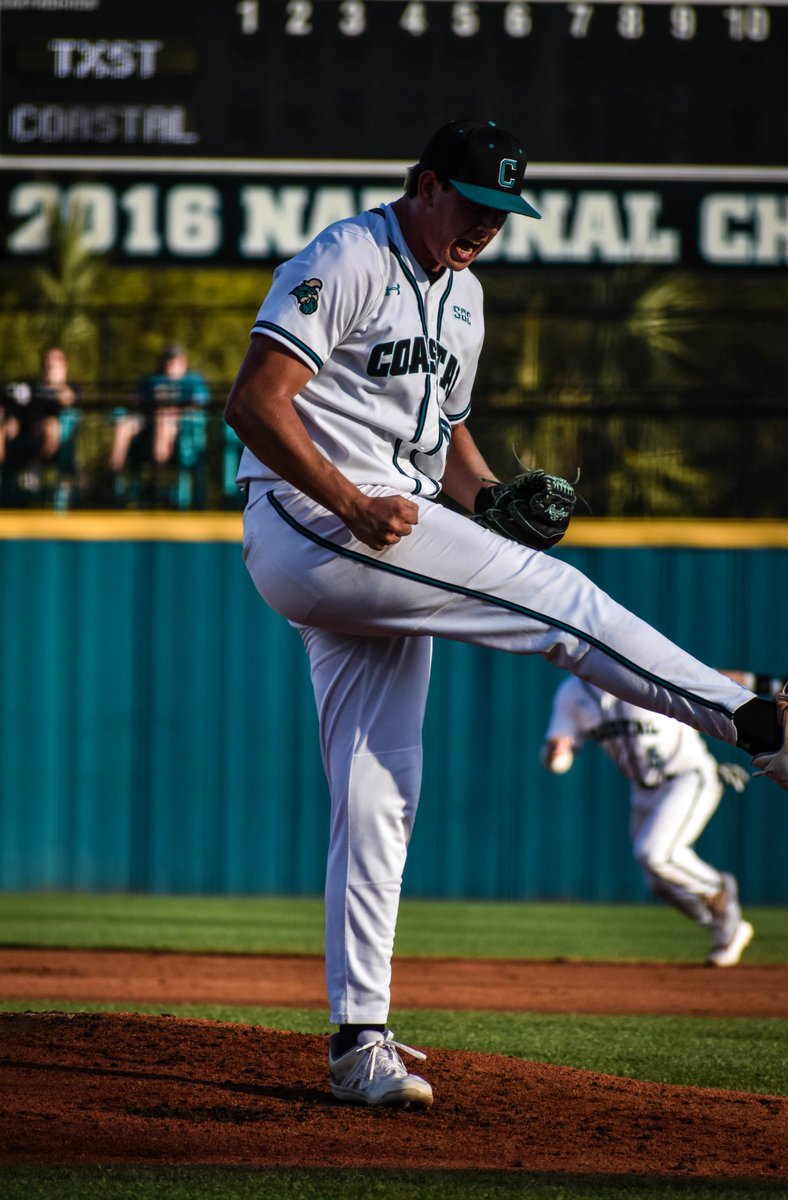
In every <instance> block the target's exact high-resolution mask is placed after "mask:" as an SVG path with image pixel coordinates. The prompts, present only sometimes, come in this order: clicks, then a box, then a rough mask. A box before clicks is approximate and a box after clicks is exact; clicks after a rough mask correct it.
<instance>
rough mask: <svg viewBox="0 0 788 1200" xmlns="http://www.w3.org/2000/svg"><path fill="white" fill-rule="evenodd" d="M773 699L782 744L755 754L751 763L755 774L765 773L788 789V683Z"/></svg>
mask: <svg viewBox="0 0 788 1200" xmlns="http://www.w3.org/2000/svg"><path fill="white" fill-rule="evenodd" d="M775 700H776V702H777V716H778V717H779V719H780V721H781V722H782V727H783V744H782V746H780V748H779V749H778V750H774V751H772V753H771V754H756V755H755V757H754V758H753V760H752V765H753V766H754V767H755V768H756V770H755V774H756V775H766V776H767V777H768V778H769V779H773V780H774V782H775V783H776V784H778V785H779V786H780V787H781V788H785V789H786V791H788V683H784V684H783V686H782V690H781V691H779V692H778V693H777V695H776V696H775Z"/></svg>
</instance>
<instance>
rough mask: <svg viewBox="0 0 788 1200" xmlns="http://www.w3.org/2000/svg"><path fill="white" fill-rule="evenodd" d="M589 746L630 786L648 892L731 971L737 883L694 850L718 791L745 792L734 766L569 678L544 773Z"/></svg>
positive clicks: (741, 937)
mask: <svg viewBox="0 0 788 1200" xmlns="http://www.w3.org/2000/svg"><path fill="white" fill-rule="evenodd" d="M723 674H725V675H728V676H729V677H733V678H737V679H739V680H740V681H741V682H745V681H749V682H748V684H747V686H749V687H750V689H751V690H753V691H755V690H759V691H760V690H763V691H768V692H771V693H774V692H777V691H779V688H780V683H779V681H778V680H774V679H771V678H766V677H764V676H756V675H754V674H752V673H750V672H739V671H725V672H723ZM590 742H591V743H594V742H595V743H596V744H597V745H598V746H599V748H600V749H601V750H603V751H604V753H605V754H607V755H608V757H609V758H611V759H612V760H613V762H614V763H615V765H616V767H617V768H618V770H619V772H620V773H621V775H623V777H624V778H625V779H627V780H628V781H629V784H630V822H629V832H630V836H631V838H632V852H633V854H634V856H635V860H636V862H637V863H639V865H640V867H641V868H642V870H643V875H644V877H645V880H646V883H647V884H648V887H649V888H650V890H651V891H652V892H653V893H654V895H655V896H658V897H659V898H660V899H662V900H665V901H667V903H668V904H672V905H673V906H674V908H677V909H678V910H679V912H681V913H683V914H684V916H686V917H689V918H690V920H691V921H695V922H696V923H697V924H698V925H700V926H701V927H702V928H703V929H707V930H708V931H709V934H710V938H711V944H710V947H709V953H708V957H707V960H706V961H707V962H708V963H709V964H710V965H711V966H714V967H732V966H735V965H736V963H738V962H739V960H740V958H741V956H742V954H743V952H744V950H745V949H746V948H747V946H748V945H749V943H750V941H751V940H752V937H753V932H754V931H753V927H752V925H751V924H750V923H749V921H746V920H745V919H744V917H743V916H742V913H741V908H740V906H739V898H738V894H739V888H738V883H737V881H736V879H735V878H734V876H733V875H731V874H729V873H728V872H725V871H718V870H717V868H716V867H713V866H712V865H711V864H710V863H707V862H704V860H703V859H702V858H700V857H699V856H698V854H696V852H695V850H694V849H693V847H694V845H695V842H696V841H697V840H698V838H699V837H700V835H701V833H702V832H703V830H704V829H705V828H706V826H707V825H708V823H709V821H710V819H711V817H712V816H713V814H714V812H715V811H716V809H717V806H718V804H719V802H720V800H721V799H722V794H723V791H724V788H725V785H726V784H728V785H729V786H730V787H732V788H733V789H734V790H735V791H736V792H740V793H741V792H743V791H744V788H745V787H746V785H747V783H748V782H749V778H750V776H749V772H748V771H746V770H745V769H744V767H742V766H740V765H739V764H738V763H718V762H717V760H716V759H715V758H714V757H713V755H712V754H711V753H710V752H709V750H708V749H707V747H706V743H705V742H704V740H703V738H702V737H701V735H700V734H699V733H698V732H697V731H696V730H694V729H691V728H690V727H689V726H688V725H682V724H681V723H680V722H678V721H674V720H673V719H672V718H671V717H667V716H664V715H661V714H659V713H654V712H649V711H648V709H645V708H639V707H638V706H637V705H635V704H630V703H627V702H626V701H624V700H619V699H618V698H617V697H616V696H611V695H610V694H609V693H608V692H604V691H602V689H601V688H598V687H595V686H594V685H593V684H591V683H587V682H586V681H585V680H583V679H579V678H577V676H574V677H570V678H569V679H566V680H564V682H563V683H561V684H560V685H559V687H558V689H557V691H556V693H555V697H554V699H553V708H552V712H551V714H550V721H549V724H548V726H547V731H546V733H545V739H544V743H543V745H542V750H541V753H540V759H541V762H542V765H543V766H544V767H546V768H547V770H548V771H552V772H553V773H554V774H556V775H563V774H565V773H566V772H567V771H568V770H570V768H571V767H572V765H573V763H574V760H575V757H576V756H577V754H579V752H580V751H581V750H582V749H583V747H584V746H586V745H588V743H590Z"/></svg>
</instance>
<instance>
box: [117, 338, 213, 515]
mask: <svg viewBox="0 0 788 1200" xmlns="http://www.w3.org/2000/svg"><path fill="white" fill-rule="evenodd" d="M188 367H189V360H188V357H187V355H186V351H185V350H184V348H183V346H180V345H177V344H173V345H170V346H167V348H166V349H165V351H164V353H163V354H162V357H161V360H160V363H159V366H158V369H157V370H156V371H153V372H151V373H150V374H148V375H143V376H142V378H141V379H140V381H139V383H138V384H137V388H136V391H135V393H134V396H133V397H132V399H131V401H130V403H129V407H128V408H125V409H117V410H116V412H115V432H114V438H113V443H112V451H111V454H110V462H109V466H110V471H111V473H112V476H113V491H114V494H115V497H116V498H120V497H122V496H124V495H125V493H126V487H125V481H124V479H123V473H124V472H125V470H126V469H127V468H128V469H129V471H130V472H133V473H134V474H135V475H137V476H139V475H140V474H141V473H142V472H144V471H145V470H146V468H147V469H149V475H150V479H149V482H150V483H151V485H152V487H153V489H154V491H158V485H159V482H160V479H161V472H162V468H166V467H168V466H171V465H175V466H178V467H182V468H184V470H187V471H191V470H192V469H194V468H196V467H199V465H200V463H201V462H202V457H203V453H204V448H205V408H206V406H207V405H208V403H209V401H210V398H211V395H210V391H209V389H208V385H207V384H206V382H205V380H204V379H203V377H202V375H199V374H198V373H197V372H196V371H189V369H188ZM176 499H177V498H176ZM190 499H191V497H190V495H189V500H190Z"/></svg>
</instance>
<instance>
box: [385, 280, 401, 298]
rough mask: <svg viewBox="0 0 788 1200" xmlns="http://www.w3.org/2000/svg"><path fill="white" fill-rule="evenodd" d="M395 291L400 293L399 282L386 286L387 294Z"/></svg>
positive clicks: (389, 294)
mask: <svg viewBox="0 0 788 1200" xmlns="http://www.w3.org/2000/svg"><path fill="white" fill-rule="evenodd" d="M395 292H396V294H397V295H399V284H398V283H390V284H389V286H388V287H387V288H386V295H387V296H391V295H393V294H394V293H395Z"/></svg>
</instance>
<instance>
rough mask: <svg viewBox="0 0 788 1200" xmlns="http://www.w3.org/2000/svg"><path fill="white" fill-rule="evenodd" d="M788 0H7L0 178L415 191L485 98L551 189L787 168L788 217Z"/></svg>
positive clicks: (0, 61) (1, 11)
mask: <svg viewBox="0 0 788 1200" xmlns="http://www.w3.org/2000/svg"><path fill="white" fill-rule="evenodd" d="M787 4H788V0H776V2H774V0H770V2H769V3H764V4H761V3H752V2H747V3H735V2H734V3H726V2H719V0H693V2H692V3H665V2H663V0H637V2H632V0H627V2H624V3H622V2H619V0H576V2H570V3H567V2H565V0H132V2H129V0H0V185H2V180H3V177H4V178H5V180H6V184H7V185H10V184H14V185H16V184H17V183H19V182H20V181H21V180H22V178H23V177H24V175H25V173H26V174H27V176H29V177H31V178H37V179H41V178H44V177H45V176H46V177H47V178H50V179H58V178H65V174H67V173H69V172H70V173H71V177H72V178H75V179H76V178H77V175H78V174H79V173H82V174H83V175H84V174H85V173H89V174H90V177H91V178H93V179H96V178H99V177H102V178H105V179H107V178H110V177H114V176H117V177H118V178H119V179H120V177H121V176H122V175H123V173H124V172H126V173H127V174H126V176H125V179H123V180H122V184H121V185H122V187H124V188H125V187H126V182H128V185H129V187H131V185H132V183H133V181H134V180H135V179H137V180H138V181H139V182H140V183H141V184H142V183H144V178H146V177H150V178H151V179H154V178H160V177H162V176H163V175H165V174H166V173H167V172H169V173H170V174H171V175H172V174H173V173H176V174H177V175H178V176H179V177H180V178H183V177H184V176H186V175H190V176H191V177H192V179H193V180H194V181H195V187H196V186H197V181H198V180H199V181H200V182H201V184H203V185H205V184H206V181H211V180H212V181H213V184H211V183H210V182H208V184H207V186H208V187H209V189H210V187H211V186H213V187H214V190H215V191H216V192H217V195H218V194H219V193H221V196H222V205H224V204H225V203H229V204H230V206H231V207H233V206H234V207H235V208H237V207H238V202H239V201H238V198H236V200H235V201H233V200H232V198H231V199H230V200H229V201H226V199H225V197H226V192H227V185H228V180H230V179H231V178H236V179H240V178H241V177H246V178H257V179H259V180H261V181H262V180H265V179H269V180H271V183H272V186H274V185H277V186H278V185H280V184H281V182H282V179H283V177H285V178H289V179H290V180H297V179H303V180H306V181H308V183H309V186H310V187H313V186H317V181H319V180H321V179H324V180H327V181H332V182H334V183H336V182H337V181H339V180H342V179H347V180H351V179H352V180H353V181H354V184H355V185H357V186H358V187H361V186H365V185H367V184H369V183H370V181H372V180H376V179H386V180H388V181H389V182H390V184H391V186H394V187H396V186H398V185H399V184H400V183H401V180H402V176H403V168H404V166H406V165H407V164H409V163H411V162H413V161H415V158H416V157H417V155H418V152H419V150H420V148H421V146H422V145H423V143H424V142H425V141H426V139H427V137H428V136H429V135H430V134H431V133H432V132H433V130H434V129H435V128H437V127H438V126H439V125H441V124H443V123H445V122H446V121H449V120H452V119H454V118H455V117H460V116H478V117H482V118H485V119H493V120H495V121H497V122H498V123H499V124H501V125H503V126H506V127H509V128H511V129H512V130H513V131H515V132H517V133H518V134H519V135H520V136H521V137H522V138H523V140H524V142H525V146H526V151H527V154H528V158H529V161H530V164H531V165H530V166H529V170H528V174H527V175H526V183H527V185H528V184H531V183H532V184H533V186H534V188H538V187H540V186H542V181H548V182H550V183H555V182H556V181H557V180H564V181H570V183H571V184H572V185H574V184H577V183H578V182H580V181H589V180H591V181H607V182H608V183H610V186H611V187H618V186H619V185H618V183H617V182H615V181H616V180H618V181H620V180H626V179H631V180H636V181H639V182H640V184H643V183H644V182H646V183H648V182H649V181H650V182H652V183H653V184H654V185H655V186H660V187H661V186H663V185H664V184H665V182H666V181H668V183H670V185H671V186H673V185H674V184H675V183H680V182H681V181H682V180H684V181H686V180H689V179H691V180H693V181H694V183H697V182H698V181H703V180H704V179H708V180H713V181H714V182H715V186H717V185H721V186H722V188H723V190H724V189H725V188H726V187H727V186H729V185H732V186H734V187H735V188H737V189H738V191H737V195H738V194H742V195H744V194H749V191H751V190H752V185H753V183H755V184H756V185H759V184H760V183H761V182H764V181H765V182H767V183H768V185H769V188H770V189H771V190H770V192H769V195H770V196H771V197H772V199H773V200H774V206H773V207H774V211H775V213H776V217H777V218H779V219H781V218H780V214H781V211H782V210H781V208H780V204H781V202H782V201H781V197H783V192H782V191H780V190H778V191H775V190H774V188H775V184H776V185H779V188H783V187H784V185H785V182H786V180H788V154H787V153H786V151H787V150H788V134H786V126H785V113H786V111H788V69H786V60H788V7H787V6H786V5H787ZM64 173H65V174H64ZM74 173H77V175H75V174H74ZM140 173H142V175H141V176H140ZM610 181H614V182H610ZM742 189H744V190H742ZM127 190H128V189H127ZM14 194H16V193H14ZM181 199H183V197H181ZM280 199H281V196H280V194H279V192H277V193H276V195H274V194H273V193H272V198H271V199H270V203H271V204H273V203H274V202H275V201H277V202H278V201H279V200H280ZM576 199H577V197H576V196H575V197H574V198H573V199H572V204H574V203H575V201H576ZM242 200H243V197H241V201H242ZM693 204H694V201H693ZM310 205H311V201H310ZM310 205H308V207H309V206H310ZM13 206H14V201H11V202H10V211H9V212H8V214H7V215H8V217H9V219H10V224H11V226H12V227H13V226H14V221H13V217H14V212H13ZM121 207H122V206H121ZM131 207H132V210H134V205H132V206H131ZM538 207H540V208H541V207H542V205H538ZM767 210H768V211H771V209H769V206H768V204H767ZM135 211H136V210H135ZM132 216H133V213H132ZM688 219H689V218H688ZM693 219H694V218H693ZM234 220H235V222H236V226H238V227H237V228H236V227H235V226H234V225H233V221H234ZM239 221H240V225H242V224H243V220H242V218H236V217H233V216H232V214H230V213H225V214H223V224H224V226H226V229H227V231H229V235H230V236H231V237H232V238H234V239H235V242H234V245H235V251H234V252H236V253H237V248H238V245H242V244H243V235H244V231H243V229H242V228H241V227H240V225H239V224H238V222H239ZM116 224H117V222H116ZM545 228H546V227H545ZM239 239H240V241H239ZM121 240H122V239H121ZM153 241H155V239H153ZM153 241H151V243H150V244H151V246H152V245H153ZM164 241H165V242H166V241H167V239H166V237H165V239H164ZM224 241H225V236H224V232H223V233H222V242H223V245H224ZM19 242H20V239H19V237H17V238H16V242H15V241H14V235H13V233H12V236H11V240H10V247H11V252H14V245H16V246H17V251H16V252H20V251H19V250H18V246H19ZM21 242H22V245H23V246H24V244H25V239H24V236H23V237H22V238H21ZM144 243H145V239H144V238H142V239H140V238H137V241H136V244H137V246H138V247H143V246H144ZM159 245H160V249H161V241H160V240H159ZM183 245H186V246H187V245H188V238H187V239H186V241H185V242H183ZM158 252H159V251H155V250H151V251H150V253H151V254H152V255H154V256H155V254H156V253H158ZM163 252H164V253H167V247H166V245H165V246H164V250H163ZM208 252H209V251H207V250H206V251H204V253H208ZM138 253H141V254H143V256H144V253H145V251H144V250H142V249H139V250H138ZM176 253H181V254H182V255H184V256H186V257H188V256H189V253H188V250H187V249H183V250H181V251H179V252H177V251H176ZM262 256H263V257H265V254H263V255H262ZM756 257H757V254H756ZM784 261H788V253H786V255H785V257H783V253H782V250H781V249H778V251H776V257H775V264H774V265H783V263H784Z"/></svg>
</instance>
